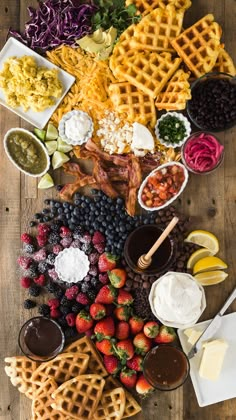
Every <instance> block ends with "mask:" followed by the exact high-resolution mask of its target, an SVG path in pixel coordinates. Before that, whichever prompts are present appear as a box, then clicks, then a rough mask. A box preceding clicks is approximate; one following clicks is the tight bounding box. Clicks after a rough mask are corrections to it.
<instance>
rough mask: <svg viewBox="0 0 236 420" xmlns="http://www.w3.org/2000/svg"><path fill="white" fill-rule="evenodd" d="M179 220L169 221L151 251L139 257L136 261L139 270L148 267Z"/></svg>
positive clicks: (176, 218)
mask: <svg viewBox="0 0 236 420" xmlns="http://www.w3.org/2000/svg"><path fill="white" fill-rule="evenodd" d="M178 221H179V219H178V217H176V216H175V217H173V219H172V220H171V221H170V223H169V224H168V225H167V226H166V228H165V230H163V232H162V234H161V236H159V238H158V239H157V240H156V242H155V243H154V244H153V246H152V247H151V249H150V250H149V251H148V253H147V254H144V255H141V257H139V259H138V263H137V266H138V267H139V268H141V270H145V269H146V268H148V267H149V265H150V264H151V262H152V256H153V254H154V253H155V252H156V251H157V249H158V248H159V246H160V245H161V244H162V242H164V240H165V239H166V238H167V236H168V235H169V233H170V232H171V231H172V230H173V229H174V227H175V225H176V224H177V223H178Z"/></svg>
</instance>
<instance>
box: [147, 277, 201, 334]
mask: <svg viewBox="0 0 236 420" xmlns="http://www.w3.org/2000/svg"><path fill="white" fill-rule="evenodd" d="M149 303H150V306H151V309H152V312H153V314H154V315H155V316H156V317H157V318H158V319H159V320H160V322H161V323H163V324H164V325H166V326H168V327H173V328H188V327H190V326H192V325H193V324H195V323H196V322H197V321H198V319H199V318H200V316H201V315H202V313H203V311H204V310H205V308H206V297H205V292H204V289H203V287H202V286H201V285H200V284H199V283H198V282H197V281H196V280H195V279H194V277H193V276H191V275H190V274H187V273H179V272H174V271H169V272H168V273H166V274H164V275H163V276H162V277H160V278H159V279H157V280H156V281H155V282H154V283H153V284H152V287H151V290H150V294H149Z"/></svg>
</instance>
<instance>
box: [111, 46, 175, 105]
mask: <svg viewBox="0 0 236 420" xmlns="http://www.w3.org/2000/svg"><path fill="white" fill-rule="evenodd" d="M180 63H181V59H180V58H175V59H172V57H171V54H170V53H168V52H163V53H160V54H157V53H149V52H146V53H143V54H141V53H140V54H136V55H134V56H133V57H129V58H128V59H127V60H126V61H125V62H124V63H123V64H122V65H120V66H118V68H117V69H116V71H117V73H118V75H119V79H120V78H121V80H122V79H123V80H127V81H129V82H130V83H131V84H133V85H134V86H136V87H137V88H138V89H141V91H142V92H144V93H146V94H147V95H150V96H151V97H152V98H155V97H156V96H157V95H158V93H159V92H161V90H162V89H163V88H164V86H165V85H166V83H167V81H168V80H169V79H170V77H171V76H172V75H173V74H174V73H175V71H176V70H177V68H178V67H179V65H180Z"/></svg>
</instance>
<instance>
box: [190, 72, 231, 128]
mask: <svg viewBox="0 0 236 420" xmlns="http://www.w3.org/2000/svg"><path fill="white" fill-rule="evenodd" d="M191 96H192V98H191V100H189V101H188V102H187V113H188V116H189V118H190V120H191V121H192V123H193V124H194V125H195V126H196V127H198V128H200V130H207V131H213V132H217V131H224V130H226V129H228V128H231V127H233V126H234V125H235V124H236V77H233V76H231V75H230V74H227V73H220V72H215V73H206V74H205V75H204V76H202V77H200V78H198V79H197V80H195V81H194V82H193V84H192V86H191Z"/></svg>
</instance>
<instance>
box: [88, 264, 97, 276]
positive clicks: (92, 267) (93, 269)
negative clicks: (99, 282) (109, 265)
mask: <svg viewBox="0 0 236 420" xmlns="http://www.w3.org/2000/svg"><path fill="white" fill-rule="evenodd" d="M89 274H91V276H94V277H95V276H97V274H98V269H97V267H96V265H90V268H89Z"/></svg>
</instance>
